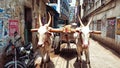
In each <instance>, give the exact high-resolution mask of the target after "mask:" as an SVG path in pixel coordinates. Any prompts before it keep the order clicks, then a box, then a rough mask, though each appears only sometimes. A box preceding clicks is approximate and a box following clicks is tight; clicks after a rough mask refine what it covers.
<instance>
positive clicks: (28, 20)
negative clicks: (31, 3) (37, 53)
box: [24, 6, 32, 43]
mask: <svg viewBox="0 0 120 68" xmlns="http://www.w3.org/2000/svg"><path fill="white" fill-rule="evenodd" d="M24 13H25V14H24V17H25V27H24V38H25V43H28V42H32V32H31V31H30V29H31V28H32V11H31V8H29V7H26V6H25V7H24Z"/></svg>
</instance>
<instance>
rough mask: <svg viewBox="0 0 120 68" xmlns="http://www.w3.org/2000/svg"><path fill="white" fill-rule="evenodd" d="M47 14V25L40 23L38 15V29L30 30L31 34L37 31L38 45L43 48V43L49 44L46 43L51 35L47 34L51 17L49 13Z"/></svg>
mask: <svg viewBox="0 0 120 68" xmlns="http://www.w3.org/2000/svg"><path fill="white" fill-rule="evenodd" d="M48 14H49V20H48V23H47V24H45V25H43V24H42V22H41V16H40V15H39V25H40V26H39V28H38V29H37V28H36V29H31V31H32V32H34V31H37V32H38V34H37V36H38V45H39V46H44V43H45V42H49V41H47V40H48V39H49V37H50V35H51V33H50V32H49V25H50V23H51V15H50V13H48Z"/></svg>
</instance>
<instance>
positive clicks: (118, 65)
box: [49, 39, 120, 68]
mask: <svg viewBox="0 0 120 68" xmlns="http://www.w3.org/2000/svg"><path fill="white" fill-rule="evenodd" d="M90 42H91V43H90V60H91V68H120V56H119V55H117V54H116V53H115V52H114V51H112V50H111V49H109V48H107V47H103V46H101V45H100V44H99V43H98V42H97V41H94V40H92V39H91V40H90ZM62 47H64V45H63V46H62ZM71 47H72V48H73V47H74V48H75V45H73V44H71ZM74 48H73V49H71V50H70V52H67V50H65V49H63V50H62V52H61V53H60V55H54V53H53V52H52V53H51V60H52V61H51V62H50V63H49V67H50V68H79V63H78V62H76V56H77V54H76V51H75V49H74ZM82 58H83V66H84V67H83V68H87V67H86V64H85V57H84V55H83V56H82Z"/></svg>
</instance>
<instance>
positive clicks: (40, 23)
mask: <svg viewBox="0 0 120 68" xmlns="http://www.w3.org/2000/svg"><path fill="white" fill-rule="evenodd" d="M38 21H39V25H40V26H42V21H41V15H40V14H39V20H38Z"/></svg>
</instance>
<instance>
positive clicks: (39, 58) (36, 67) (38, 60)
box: [34, 57, 42, 68]
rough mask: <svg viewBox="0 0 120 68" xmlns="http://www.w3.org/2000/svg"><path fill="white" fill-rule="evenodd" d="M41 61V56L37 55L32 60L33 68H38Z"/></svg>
mask: <svg viewBox="0 0 120 68" xmlns="http://www.w3.org/2000/svg"><path fill="white" fill-rule="evenodd" d="M41 63H42V57H37V58H36V60H35V61H34V65H35V68H40V65H41Z"/></svg>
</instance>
